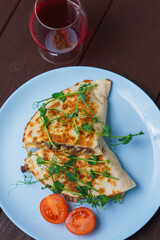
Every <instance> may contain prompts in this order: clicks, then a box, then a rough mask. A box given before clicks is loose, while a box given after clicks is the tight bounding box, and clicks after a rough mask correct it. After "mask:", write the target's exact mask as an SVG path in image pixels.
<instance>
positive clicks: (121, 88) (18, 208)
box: [0, 67, 160, 240]
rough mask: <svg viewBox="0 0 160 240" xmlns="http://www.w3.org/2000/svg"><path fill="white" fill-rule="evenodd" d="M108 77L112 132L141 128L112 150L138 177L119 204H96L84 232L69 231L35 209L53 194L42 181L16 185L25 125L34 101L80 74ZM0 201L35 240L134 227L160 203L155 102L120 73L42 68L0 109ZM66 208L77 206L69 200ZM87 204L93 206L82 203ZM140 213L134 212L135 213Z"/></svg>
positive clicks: (114, 236)
mask: <svg viewBox="0 0 160 240" xmlns="http://www.w3.org/2000/svg"><path fill="white" fill-rule="evenodd" d="M104 78H108V79H110V80H112V83H113V84H112V89H111V94H110V96H109V105H108V117H107V122H108V124H109V125H110V126H111V129H112V134H113V135H118V136H119V135H125V134H128V133H137V132H139V131H141V130H142V131H143V132H144V133H145V135H142V136H139V137H135V138H134V139H133V140H132V141H131V142H130V143H129V144H128V145H126V146H119V147H117V148H116V150H115V153H116V155H117V156H118V158H119V159H120V161H121V163H122V165H123V167H124V169H125V170H126V171H127V172H128V173H129V174H130V176H131V177H132V178H133V179H134V180H135V182H136V183H137V187H135V188H134V189H132V190H130V191H129V192H128V193H127V194H126V196H125V198H124V201H123V203H122V204H120V203H117V204H115V203H113V202H110V203H108V205H107V206H106V207H107V210H101V209H100V210H99V211H100V214H98V213H97V212H96V211H95V210H93V211H94V212H95V215H96V227H95V229H94V231H93V232H92V233H90V234H88V235H86V236H85V237H84V236H76V235H73V234H71V233H70V232H69V231H68V230H67V229H66V228H65V225H64V223H63V224H60V225H53V224H51V223H48V222H46V221H45V220H44V219H43V218H42V216H41V214H40V211H39V204H40V201H41V200H42V199H43V198H44V197H45V196H47V195H49V194H51V192H50V190H48V189H45V190H41V186H42V184H41V183H37V184H32V185H19V186H18V187H17V188H15V189H14V190H13V191H11V192H10V190H11V189H13V188H14V185H13V184H15V183H16V182H17V181H19V180H22V181H23V174H22V173H21V171H20V166H21V165H23V161H24V158H25V157H26V151H25V149H23V148H22V137H23V132H24V128H25V126H26V124H27V122H28V121H29V119H30V118H31V116H32V115H33V114H34V112H35V110H34V109H33V108H32V104H33V102H34V101H35V100H41V99H44V98H46V97H48V96H51V94H52V93H54V92H57V91H61V90H63V89H65V88H68V87H70V86H72V85H73V84H75V83H77V82H79V81H82V80H84V79H93V80H96V79H104ZM0 122H1V125H0V133H1V144H0V159H1V161H0V162H1V165H0V204H1V207H2V208H3V210H4V212H5V213H6V214H7V216H8V217H9V218H10V219H11V220H12V221H13V222H14V223H15V224H16V225H17V226H18V227H19V228H20V229H22V230H23V231H24V232H26V233H27V234H28V235H30V236H31V237H33V238H35V239H38V240H46V239H47V240H51V239H52V240H53V239H56V240H57V239H65V240H74V239H79V240H81V239H84V238H85V239H88V240H95V239H98V240H104V239H105V240H121V239H125V238H127V237H129V236H130V235H132V234H133V233H135V232H136V231H138V230H139V229H140V228H141V227H142V226H143V225H144V224H145V223H147V221H148V220H149V219H150V218H151V217H152V216H153V214H154V213H155V212H156V210H157V209H158V207H159V205H160V191H159V189H160V174H159V173H160V113H159V110H158V108H157V107H156V105H155V104H154V102H153V101H152V100H151V99H150V98H149V97H148V96H147V95H146V94H145V93H144V92H143V91H142V90H141V89H140V88H139V87H137V86H136V85H135V84H133V83H132V82H130V81H129V80H127V79H126V78H124V77H121V76H119V75H118V74H115V73H112V72H110V71H107V70H103V69H98V68H92V67H67V68H59V69H56V70H52V71H49V72H46V73H43V74H41V75H39V76H37V77H35V78H33V79H31V80H30V81H28V82H26V83H25V84H24V85H23V86H21V87H20V88H19V89H17V90H16V91H15V92H14V93H13V94H12V95H11V96H10V97H9V99H8V100H7V101H6V102H5V104H4V105H3V106H2V108H1V111H0ZM68 205H69V209H70V210H71V209H73V208H75V205H74V204H73V203H69V204H68ZM85 206H87V207H89V208H91V206H89V205H87V204H86V205H85ZM137 213H138V215H137Z"/></svg>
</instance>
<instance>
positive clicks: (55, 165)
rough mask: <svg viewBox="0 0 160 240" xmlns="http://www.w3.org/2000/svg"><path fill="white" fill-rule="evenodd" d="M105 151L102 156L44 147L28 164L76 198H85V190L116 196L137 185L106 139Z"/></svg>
mask: <svg viewBox="0 0 160 240" xmlns="http://www.w3.org/2000/svg"><path fill="white" fill-rule="evenodd" d="M102 152H103V154H102V155H101V156H95V155H93V156H91V155H83V154H79V155H66V154H65V153H64V152H58V151H51V150H49V149H40V150H38V151H36V152H33V153H32V154H29V156H28V157H27V158H26V159H25V161H24V162H25V168H27V169H28V170H29V171H30V172H31V173H32V174H33V175H34V176H35V177H36V178H37V179H38V180H39V181H41V182H42V183H43V184H44V185H45V186H46V187H48V188H50V189H51V190H52V191H53V192H55V193H61V194H63V195H65V196H66V197H67V200H68V199H69V200H72V201H74V200H77V199H78V198H85V197H86V196H85V194H86V195H88V194H89V195H90V196H94V197H96V196H98V195H103V196H104V195H106V196H107V197H112V196H116V195H118V194H121V193H125V192H126V191H128V190H129V189H131V188H133V187H135V186H136V184H135V182H134V181H133V180H132V178H131V177H130V176H129V175H128V174H127V173H126V172H125V171H124V170H123V168H122V166H121V164H120V162H119V160H118V159H117V157H116V156H115V154H114V153H113V152H112V151H111V150H110V148H109V147H108V146H107V144H106V143H105V142H104V140H103V142H102ZM58 190H60V191H59V192H56V191H58Z"/></svg>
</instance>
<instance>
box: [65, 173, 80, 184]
mask: <svg viewBox="0 0 160 240" xmlns="http://www.w3.org/2000/svg"><path fill="white" fill-rule="evenodd" d="M66 178H67V179H68V180H69V181H70V182H73V183H76V182H77V177H76V176H75V175H74V174H73V173H71V172H68V173H66Z"/></svg>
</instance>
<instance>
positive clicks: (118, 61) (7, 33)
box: [0, 0, 160, 240]
mask: <svg viewBox="0 0 160 240" xmlns="http://www.w3.org/2000/svg"><path fill="white" fill-rule="evenodd" d="M82 3H83V5H84V7H85V9H86V12H87V15H88V21H89V31H88V35H87V38H86V41H85V45H84V50H83V53H82V54H81V56H80V57H79V58H78V59H77V60H76V61H75V62H73V63H72V65H80V66H81V65H87V66H95V67H100V68H104V69H108V70H110V71H113V72H116V73H119V74H121V75H123V76H125V77H127V78H128V79H130V80H131V81H133V82H134V83H136V84H137V85H138V86H139V87H141V88H142V89H143V90H144V91H145V92H146V93H147V94H148V95H149V96H150V97H151V98H152V99H153V101H154V102H155V103H156V104H157V106H159V107H160V0H154V1H153V0H147V1H146V0H141V1H139V0H87V1H85V0H83V1H82ZM33 4H34V0H26V1H24V0H9V1H6V0H0V9H1V14H0V64H1V66H0V106H2V104H3V103H4V102H5V100H6V99H7V98H8V97H9V96H10V94H11V93H13V92H14V91H15V90H16V89H17V88H18V87H19V86H21V85H22V84H23V83H25V82H26V81H27V80H29V79H30V78H32V77H34V76H36V75H38V74H40V73H42V72H45V71H48V70H51V69H54V68H55V66H53V65H52V64H50V63H48V62H46V61H45V60H43V59H42V58H41V57H40V55H39V53H38V51H37V48H36V46H35V44H34V42H33V40H32V39H31V36H30V33H29V28H28V21H29V15H30V12H31V9H32V7H33ZM157 191H159V189H157ZM137 217H138V216H137ZM4 239H5V240H6V239H7V240H10V239H11V240H14V239H17V240H21V239H23V240H29V239H32V238H31V237H29V236H28V235H26V234H25V233H23V232H22V231H21V230H20V229H18V228H17V227H16V226H15V225H14V224H13V223H12V222H11V221H10V220H9V219H8V218H7V216H6V215H5V213H4V212H3V211H2V210H1V211H0V240H4ZM128 239H129V240H150V239H152V240H159V239H160V209H159V210H158V211H157V213H156V214H155V215H154V216H153V217H152V219H151V220H150V221H149V222H148V223H147V224H146V225H145V226H144V227H143V228H142V229H141V230H139V231H138V232H137V233H135V234H134V235H133V236H131V237H129V238H128Z"/></svg>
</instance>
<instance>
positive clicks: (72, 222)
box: [65, 207, 95, 235]
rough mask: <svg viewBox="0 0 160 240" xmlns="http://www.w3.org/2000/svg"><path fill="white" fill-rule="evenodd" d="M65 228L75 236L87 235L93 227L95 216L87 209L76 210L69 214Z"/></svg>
mask: <svg viewBox="0 0 160 240" xmlns="http://www.w3.org/2000/svg"><path fill="white" fill-rule="evenodd" d="M65 226H66V228H67V229H68V230H69V231H70V232H71V233H74V234H76V235H85V234H88V233H90V232H91V231H92V230H93V228H94V226H95V215H94V213H93V212H92V211H91V210H90V209H89V208H85V207H80V208H76V209H74V210H73V211H71V212H70V213H69V215H68V217H67V218H66V221H65Z"/></svg>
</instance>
